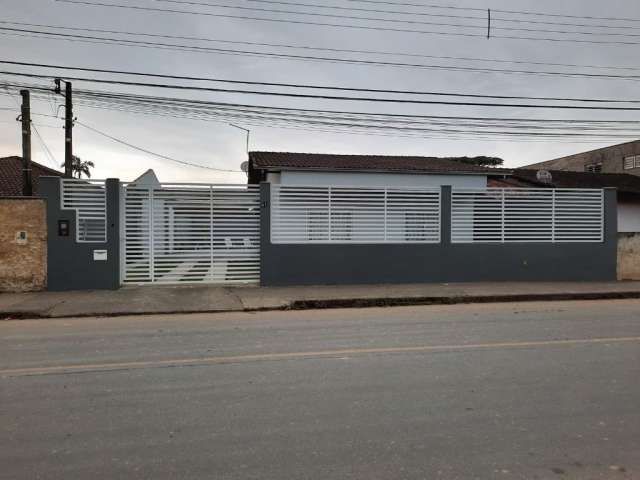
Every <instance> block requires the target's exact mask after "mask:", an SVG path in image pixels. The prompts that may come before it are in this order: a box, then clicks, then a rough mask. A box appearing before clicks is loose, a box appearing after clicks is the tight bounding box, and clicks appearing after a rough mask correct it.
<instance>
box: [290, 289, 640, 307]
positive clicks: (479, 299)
mask: <svg viewBox="0 0 640 480" xmlns="http://www.w3.org/2000/svg"><path fill="white" fill-rule="evenodd" d="M634 298H640V291H630V292H585V293H550V294H544V293H543V294H535V293H523V294H510V295H463V296H450V297H396V298H353V299H327V300H295V301H293V302H292V304H291V306H290V309H291V310H311V309H329V308H368V307H399V306H411V305H456V304H465V303H466V304H468V303H507V302H544V301H550V302H551V301H565V300H624V299H634Z"/></svg>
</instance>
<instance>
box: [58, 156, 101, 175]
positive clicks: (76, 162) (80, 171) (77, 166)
mask: <svg viewBox="0 0 640 480" xmlns="http://www.w3.org/2000/svg"><path fill="white" fill-rule="evenodd" d="M60 166H61V167H63V168H64V163H63V164H62V165H60ZM94 167H95V165H94V164H93V162H92V161H91V160H87V161H86V162H85V161H82V160H81V159H80V157H76V156H75V155H74V156H73V161H72V163H71V174H72V175H73V176H74V177H76V178H82V175H84V176H85V177H87V178H91V169H92V168H94Z"/></svg>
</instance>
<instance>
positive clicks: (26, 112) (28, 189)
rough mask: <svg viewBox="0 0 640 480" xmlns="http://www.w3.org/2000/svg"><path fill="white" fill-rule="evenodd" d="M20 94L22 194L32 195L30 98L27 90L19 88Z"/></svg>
mask: <svg viewBox="0 0 640 480" xmlns="http://www.w3.org/2000/svg"><path fill="white" fill-rule="evenodd" d="M20 95H21V96H22V109H21V110H22V114H21V116H20V117H21V120H22V195H24V196H25V197H30V196H31V195H33V189H32V183H31V99H30V97H29V90H20Z"/></svg>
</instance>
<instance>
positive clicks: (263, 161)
mask: <svg viewBox="0 0 640 480" xmlns="http://www.w3.org/2000/svg"><path fill="white" fill-rule="evenodd" d="M465 158H466V157H465ZM460 160H461V159H460V158H455V157H453V158H438V157H410V156H391V155H390V156H384V155H338V154H318V153H291V152H250V153H249V166H248V177H249V183H252V184H257V183H260V182H269V183H270V184H274V185H298V186H318V185H335V186H344V187H422V188H434V187H440V186H441V185H451V186H453V187H456V188H484V187H486V185H487V176H488V175H489V174H490V173H491V172H492V170H491V169H490V168H486V167H481V166H476V165H468V164H465V163H462V162H461V161H460Z"/></svg>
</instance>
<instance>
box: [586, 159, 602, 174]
mask: <svg viewBox="0 0 640 480" xmlns="http://www.w3.org/2000/svg"><path fill="white" fill-rule="evenodd" d="M584 170H585V172H589V173H602V162H600V163H592V164H589V165H585V166H584Z"/></svg>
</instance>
